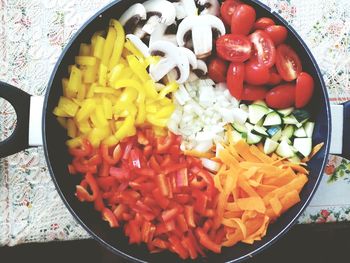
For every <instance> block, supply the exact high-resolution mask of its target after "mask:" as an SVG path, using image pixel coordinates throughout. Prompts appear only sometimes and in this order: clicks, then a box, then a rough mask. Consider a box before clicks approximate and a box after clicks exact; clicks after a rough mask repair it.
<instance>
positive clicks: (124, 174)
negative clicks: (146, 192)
mask: <svg viewBox="0 0 350 263" xmlns="http://www.w3.org/2000/svg"><path fill="white" fill-rule="evenodd" d="M109 174H110V175H111V176H113V177H115V178H117V179H118V180H121V181H124V180H126V179H128V178H129V177H130V171H129V170H127V169H124V168H118V167H111V168H109Z"/></svg>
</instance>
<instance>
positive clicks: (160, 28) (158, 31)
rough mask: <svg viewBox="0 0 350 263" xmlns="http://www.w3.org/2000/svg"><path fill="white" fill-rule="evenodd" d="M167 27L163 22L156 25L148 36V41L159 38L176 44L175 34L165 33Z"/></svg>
mask: <svg viewBox="0 0 350 263" xmlns="http://www.w3.org/2000/svg"><path fill="white" fill-rule="evenodd" d="M167 29H168V26H167V25H165V24H159V25H157V26H156V28H155V29H154V30H153V32H152V34H151V36H150V40H149V43H150V44H152V43H154V42H156V41H159V40H166V41H169V42H171V43H174V44H175V45H177V41H176V35H175V34H166V31H167Z"/></svg>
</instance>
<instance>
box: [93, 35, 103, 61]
mask: <svg viewBox="0 0 350 263" xmlns="http://www.w3.org/2000/svg"><path fill="white" fill-rule="evenodd" d="M105 41H106V40H105V39H104V38H103V37H101V36H97V37H96V44H95V47H94V57H96V58H99V59H102V55H103V47H104V45H105Z"/></svg>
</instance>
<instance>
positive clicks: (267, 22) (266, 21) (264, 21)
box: [254, 17, 275, 30]
mask: <svg viewBox="0 0 350 263" xmlns="http://www.w3.org/2000/svg"><path fill="white" fill-rule="evenodd" d="M273 25H275V21H273V20H272V19H271V18H268V17H261V18H259V19H258V20H256V22H255V24H254V29H261V30H264V29H266V28H267V27H269V26H273Z"/></svg>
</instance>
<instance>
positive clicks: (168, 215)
mask: <svg viewBox="0 0 350 263" xmlns="http://www.w3.org/2000/svg"><path fill="white" fill-rule="evenodd" d="M178 212H179V211H178V209H177V207H174V208H172V209H168V210H165V211H163V212H162V219H163V221H164V222H168V221H170V220H173V219H174V218H175V217H176V216H177V214H178Z"/></svg>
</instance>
